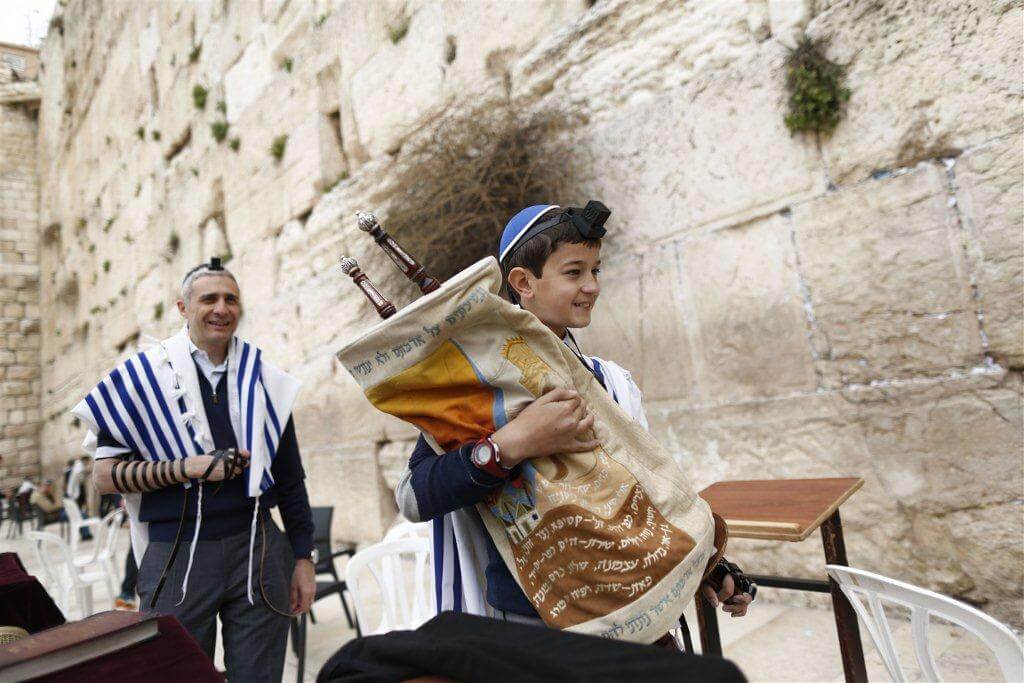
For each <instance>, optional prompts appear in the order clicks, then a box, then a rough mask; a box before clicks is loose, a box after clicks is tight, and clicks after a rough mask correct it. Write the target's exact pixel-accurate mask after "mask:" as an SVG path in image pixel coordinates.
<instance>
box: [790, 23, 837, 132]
mask: <svg viewBox="0 0 1024 683" xmlns="http://www.w3.org/2000/svg"><path fill="white" fill-rule="evenodd" d="M825 47H826V45H825V44H824V43H823V42H821V41H813V40H810V39H804V40H803V41H802V42H801V43H800V44H799V45H797V47H796V49H795V50H792V51H791V52H790V53H789V55H788V56H787V57H786V90H787V91H788V92H789V112H788V113H787V114H786V117H785V123H786V128H788V129H789V132H790V133H793V134H796V133H803V132H807V131H811V132H815V133H821V134H824V135H828V134H830V133H831V132H832V131H834V130H835V128H836V126H837V125H839V121H840V119H841V118H842V117H843V113H844V112H845V108H846V103H847V102H848V101H849V99H850V90H849V89H848V88H847V87H846V86H845V85H844V81H845V76H846V70H845V68H844V67H842V66H840V65H839V64H835V63H833V62H831V61H829V59H828V58H827V57H825V54H824V51H825Z"/></svg>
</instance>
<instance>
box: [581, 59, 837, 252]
mask: <svg viewBox="0 0 1024 683" xmlns="http://www.w3.org/2000/svg"><path fill="white" fill-rule="evenodd" d="M769 45H770V44H769V43H765V44H764V46H769ZM781 68H782V55H781V51H780V48H778V46H777V45H775V46H774V47H761V48H759V49H758V50H757V51H756V52H753V53H752V54H751V55H750V56H749V58H747V59H743V60H737V61H735V62H733V63H730V64H729V65H728V66H726V67H725V68H723V69H722V70H721V71H719V72H716V73H715V75H714V77H713V78H710V77H708V78H700V79H695V80H694V81H693V82H690V83H687V84H686V85H685V86H683V87H681V88H678V89H674V90H671V91H669V92H667V93H665V94H663V95H658V96H655V97H644V98H637V101H636V102H635V103H634V102H629V103H623V104H622V105H621V106H619V107H616V108H609V109H608V110H607V111H605V112H603V113H602V114H601V116H600V117H599V118H597V119H596V122H595V123H594V124H592V125H590V126H586V127H582V128H580V129H578V130H577V131H576V132H575V134H574V140H573V145H572V149H573V153H574V158H573V172H574V174H578V176H579V178H578V181H577V182H578V183H579V184H580V185H581V188H582V191H583V192H584V193H585V194H586V195H587V196H595V197H601V198H602V200H603V201H604V202H605V203H606V204H607V205H608V206H609V207H611V208H612V209H613V210H614V211H615V212H616V214H615V215H616V218H615V219H614V220H617V221H619V222H617V223H616V225H617V226H619V227H617V231H618V234H614V235H610V239H611V241H612V243H615V244H619V245H621V246H622V248H628V246H627V245H630V244H632V243H637V242H649V241H656V240H660V239H664V238H667V237H671V236H675V235H679V234H685V233H689V232H695V231H696V230H697V229H698V228H702V227H703V228H714V227H718V226H726V225H734V224H737V223H741V222H743V221H745V220H749V219H750V218H753V217H757V216H761V215H764V214H766V213H769V212H771V211H773V210H775V209H780V208H784V207H785V206H787V205H788V204H790V203H793V202H797V201H802V200H805V199H807V198H809V197H812V196H815V195H817V194H819V193H821V192H823V191H824V189H825V175H824V172H823V168H822V166H821V160H820V157H819V155H818V153H817V151H816V149H815V147H814V145H813V144H811V143H810V142H808V141H807V140H804V139H802V138H799V137H793V136H791V135H790V134H789V132H788V131H786V129H785V126H784V125H783V123H782V116H781V114H780V115H779V116H765V115H764V112H765V111H773V110H775V109H777V107H778V100H779V97H780V94H779V91H778V83H776V82H775V80H773V79H766V78H765V74H766V73H769V74H771V73H775V72H778V71H779V70H780V69H781ZM593 106H597V102H596V101H595V102H594V103H593ZM595 116H596V115H595ZM609 117H613V118H612V119H611V120H610V121H607V120H606V119H608V118H609Z"/></svg>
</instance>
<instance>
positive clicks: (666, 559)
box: [338, 258, 714, 643]
mask: <svg viewBox="0 0 1024 683" xmlns="http://www.w3.org/2000/svg"><path fill="white" fill-rule="evenodd" d="M500 285H501V273H500V270H499V268H498V264H497V262H496V261H495V260H494V259H493V258H488V259H485V260H483V261H480V262H478V263H477V264H475V265H473V266H471V267H470V268H468V269H466V270H465V271H463V272H461V273H459V274H458V275H456V276H455V277H454V278H452V279H451V280H449V281H448V282H447V283H445V284H444V286H442V287H441V289H440V290H438V291H436V292H434V293H432V294H430V295H428V296H425V297H423V298H421V299H419V300H417V301H415V302H414V303H412V304H411V305H409V306H408V307H406V308H405V309H403V310H401V311H399V312H398V313H397V314H396V315H394V316H392V317H390V318H388V319H387V320H385V321H382V322H380V323H378V324H377V325H375V326H374V327H373V328H372V329H370V330H369V331H368V332H367V333H365V334H364V335H363V336H361V337H360V338H359V339H357V340H355V341H353V342H351V343H350V344H348V345H347V346H345V347H344V348H343V349H342V350H341V351H340V352H339V353H338V359H339V360H340V361H341V362H342V364H343V365H344V366H345V367H346V368H347V369H348V371H349V372H350V373H351V374H352V376H353V377H354V378H355V379H356V381H357V382H358V383H359V385H360V386H361V387H362V389H363V392H364V393H365V394H366V397H367V398H368V399H369V400H370V402H371V403H373V404H374V405H375V406H376V407H377V408H378V409H380V410H382V411H384V412H386V413H390V414H391V415H395V416H397V417H399V418H401V419H403V420H405V421H407V422H409V423H411V424H413V425H415V426H416V427H418V428H419V429H420V431H421V432H422V433H423V436H424V438H425V440H426V441H427V443H428V444H430V446H431V447H432V448H433V449H434V451H435V452H437V453H438V454H442V453H445V452H447V451H449V450H451V449H453V448H455V447H457V446H459V445H460V444H464V443H468V442H471V441H475V440H477V439H480V438H482V437H484V436H487V435H489V434H492V433H493V432H495V431H497V430H498V429H500V428H501V427H502V426H503V425H505V424H506V423H507V422H508V420H509V419H511V418H513V417H514V416H515V415H517V414H518V413H519V411H521V410H522V409H523V408H524V407H525V406H526V405H528V404H529V403H530V402H531V401H533V400H534V399H535V398H536V397H538V396H540V395H542V394H544V393H545V392H547V391H549V390H550V389H553V388H557V387H564V388H571V389H575V390H576V391H578V392H579V393H580V395H581V396H582V397H583V398H584V400H586V402H587V405H588V406H589V407H590V410H591V412H592V413H593V414H594V417H595V422H594V429H593V433H594V438H596V439H597V440H598V441H599V442H600V446H599V447H598V448H597V449H595V450H594V451H591V452H589V453H575V454H560V455H557V456H553V457H544V458H534V459H531V460H529V461H527V462H524V463H522V464H521V465H520V466H519V467H518V468H517V469H516V471H515V475H514V476H512V477H510V478H509V479H508V480H507V481H506V482H505V483H504V484H503V485H502V486H501V487H499V488H497V489H496V490H495V491H494V492H493V493H492V494H490V496H489V497H488V498H486V499H485V500H484V501H483V502H482V503H479V504H478V505H477V506H476V508H477V511H478V512H479V519H476V520H474V519H473V517H474V516H473V515H471V514H469V511H468V510H460V511H456V513H453V514H452V515H449V516H446V518H445V525H446V527H447V526H450V527H451V529H450V531H451V532H450V533H442V534H435V547H437V546H438V545H440V546H441V547H440V548H439V549H440V550H441V551H442V552H441V553H440V554H439V555H440V556H439V557H436V558H435V559H436V561H437V562H439V563H443V564H445V565H450V566H449V567H446V568H445V567H443V568H442V570H444V569H450V570H452V571H443V572H442V573H443V575H445V576H451V577H453V580H455V581H462V582H463V583H465V579H466V578H468V577H469V578H472V577H470V575H471V574H473V575H475V576H476V577H477V578H476V579H475V580H477V581H479V578H478V577H479V575H478V574H477V572H476V569H477V567H479V565H480V564H481V560H486V548H485V547H483V548H482V547H480V544H471V547H468V548H466V547H462V544H460V543H459V539H464V538H465V539H471V538H473V537H474V534H473V533H472V529H471V527H472V526H474V525H475V526H476V527H477V528H479V526H480V520H482V521H483V526H484V527H486V533H488V534H490V537H491V539H492V540H493V541H494V544H495V546H496V547H497V549H498V552H499V553H500V554H501V557H502V559H503V560H504V561H505V564H506V565H507V566H508V567H509V570H510V571H511V573H512V576H513V578H514V579H515V580H516V582H517V583H518V584H519V586H520V587H521V588H522V590H523V592H524V594H525V595H526V597H527V599H528V600H529V601H530V603H531V604H532V605H533V607H534V609H536V611H537V613H538V614H539V615H540V617H541V619H543V620H544V622H545V623H547V624H548V625H549V626H552V627H555V628H562V629H570V630H573V631H579V632H582V633H589V634H593V635H600V636H604V637H609V638H619V639H623V640H630V641H634V642H641V643H650V642H653V641H655V640H657V639H658V638H660V637H661V636H662V635H664V634H665V633H666V632H668V631H669V630H670V629H671V628H673V627H674V626H676V625H677V623H678V619H679V615H680V614H682V612H683V608H684V607H685V606H686V604H687V603H689V601H690V600H691V599H692V598H693V595H694V592H695V591H696V590H697V587H698V585H699V584H700V581H701V578H702V574H703V570H704V567H705V565H706V564H707V561H708V559H709V558H710V556H711V554H712V553H713V552H714V549H713V547H712V543H713V540H714V524H713V522H712V518H711V511H710V509H709V508H708V506H707V503H705V502H704V501H703V500H701V499H700V498H699V497H698V496H697V495H696V493H695V492H694V490H693V488H692V487H691V486H690V483H689V481H688V480H687V478H686V476H685V474H683V472H682V470H681V469H680V467H679V465H678V464H677V463H676V462H675V460H674V459H673V458H672V456H670V455H669V454H668V453H667V452H665V450H664V449H663V448H662V447H661V446H660V445H659V444H658V442H657V441H655V440H654V439H653V438H652V437H651V436H650V435H649V434H648V433H647V432H646V430H645V429H644V428H643V426H642V425H641V424H640V422H639V420H634V419H633V417H634V415H635V416H637V418H639V416H640V412H639V400H638V399H639V397H638V396H634V395H632V392H631V390H630V386H629V383H628V382H627V381H626V378H625V377H624V373H618V372H615V370H614V368H612V365H611V364H604V365H603V366H602V367H601V370H602V371H608V370H611V372H608V373H607V375H606V377H605V384H606V386H608V388H609V390H610V391H606V390H605V388H604V387H602V386H601V384H600V383H598V381H597V379H596V377H595V374H597V373H598V372H599V370H598V368H597V367H594V368H593V369H594V371H595V372H593V373H592V372H591V370H589V369H588V368H586V367H583V364H582V363H581V362H580V359H579V358H577V357H576V356H575V354H574V353H573V352H572V351H571V350H570V349H569V348H568V347H567V346H566V345H565V344H563V343H562V342H561V341H560V340H559V339H558V338H557V337H555V335H554V334H552V333H551V331H550V330H549V329H548V328H547V327H545V326H544V325H543V324H542V323H541V322H540V321H539V320H538V319H537V318H536V317H535V316H534V315H533V314H532V313H529V312H527V311H524V310H522V309H519V308H517V307H516V306H513V305H511V304H509V303H508V302H507V301H505V300H503V299H502V298H501V297H500V296H498V290H499V287H500ZM591 360H592V359H591ZM599 363H600V361H599ZM613 396H614V398H613ZM615 399H618V401H619V403H621V406H620V405H619V403H616V400H615ZM634 402H635V403H636V405H635V406H634V405H633V403H634ZM627 411H629V412H628V413H627ZM587 438H590V436H589V435H587ZM444 531H445V532H448V529H447V528H446V529H445V530H444ZM470 562H471V563H472V565H473V571H472V572H470V571H466V569H467V567H466V566H465V565H467V564H470ZM480 585H482V583H480ZM440 592H441V593H442V595H443V594H444V593H446V592H450V593H451V594H452V595H453V596H455V599H456V600H459V596H461V597H464V598H465V599H466V602H467V603H468V602H469V601H470V600H473V603H474V604H465V605H458V604H456V605H452V607H453V608H454V609H461V610H463V611H470V612H477V613H479V612H480V611H486V607H485V606H483V605H480V604H475V603H478V602H479V601H480V599H479V597H478V596H479V590H476V589H474V590H466V586H464V585H454V584H453V585H451V586H442V589H441V591H440Z"/></svg>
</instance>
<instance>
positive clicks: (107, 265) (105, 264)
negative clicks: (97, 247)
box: [103, 259, 110, 273]
mask: <svg viewBox="0 0 1024 683" xmlns="http://www.w3.org/2000/svg"><path fill="white" fill-rule="evenodd" d="M103 272H104V273H109V272H110V259H107V260H106V261H104V262H103Z"/></svg>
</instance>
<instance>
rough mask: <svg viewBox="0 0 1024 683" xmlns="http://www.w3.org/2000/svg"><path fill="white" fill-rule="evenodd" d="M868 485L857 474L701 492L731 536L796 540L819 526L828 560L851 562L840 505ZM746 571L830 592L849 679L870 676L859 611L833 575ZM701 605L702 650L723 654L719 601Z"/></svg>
mask: <svg viewBox="0 0 1024 683" xmlns="http://www.w3.org/2000/svg"><path fill="white" fill-rule="evenodd" d="M863 485H864V480H863V479H859V478H856V477H845V478H835V479H766V480H751V481H720V482H718V483H717V484H712V485H711V486H709V487H707V488H706V489H704V490H703V491H701V492H700V496H701V498H703V499H704V500H706V501H707V502H708V505H710V506H711V510H712V511H714V512H715V513H716V514H717V515H719V516H720V517H722V518H723V519H724V520H725V523H726V525H727V526H728V527H729V537H730V538H751V539H761V540H767V541H794V542H796V541H803V540H804V539H806V538H807V537H808V536H810V535H811V534H812V533H814V531H815V529H818V528H819V527H820V528H821V540H822V544H823V545H824V550H825V563H826V564H840V565H846V564H847V561H846V545H845V543H844V542H843V524H842V521H841V520H840V518H839V506H840V505H842V504H843V503H844V502H846V499H847V498H849V497H850V496H851V495H853V493H854V492H855V491H856V490H857V489H859V488H860V487H861V486H863ZM726 554H728V551H727V553H726ZM747 576H748V577H749V578H750V579H751V580H752V581H754V582H755V583H756V584H757V585H758V586H765V587H769V588H788V589H791V590H803V591H814V592H819V593H831V594H832V609H833V611H834V613H835V618H836V631H837V632H838V635H839V649H840V653H841V655H842V659H843V672H844V673H845V675H846V680H847V681H848V682H851V683H852V682H854V681H857V682H860V681H867V679H868V677H867V670H866V668H865V666H864V650H863V648H862V647H861V642H860V629H859V628H858V625H857V614H856V613H855V612H854V611H853V607H852V606H851V605H850V603H849V602H847V600H846V597H845V596H844V595H843V593H842V591H841V590H840V588H839V586H838V585H837V584H836V583H834V582H833V581H832V579H828V580H827V581H824V580H816V579H796V578H787V577H779V576H763V575H757V574H747ZM698 595H700V594H699V593H698ZM697 608H698V609H697V620H698V622H699V626H700V638H701V651H702V652H704V653H706V654H718V655H721V654H722V642H721V638H720V637H719V633H718V617H717V615H716V614H715V609H714V607H712V606H711V603H710V602H708V601H707V600H705V599H704V598H703V596H701V597H700V598H699V600H698V604H697Z"/></svg>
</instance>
